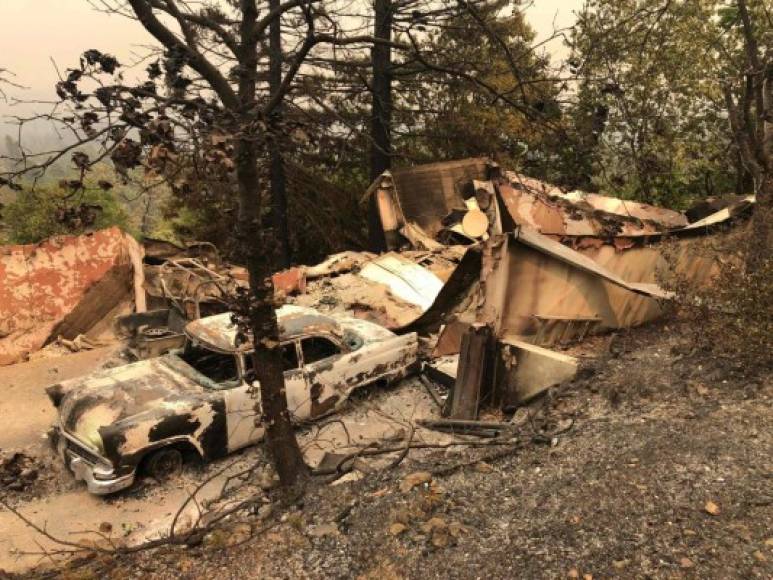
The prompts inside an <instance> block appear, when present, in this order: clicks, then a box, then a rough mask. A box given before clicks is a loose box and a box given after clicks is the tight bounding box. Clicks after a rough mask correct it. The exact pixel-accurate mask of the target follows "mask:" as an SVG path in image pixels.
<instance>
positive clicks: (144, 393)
mask: <svg viewBox="0 0 773 580" xmlns="http://www.w3.org/2000/svg"><path fill="white" fill-rule="evenodd" d="M278 319H279V326H280V335H281V346H280V348H281V352H282V357H283V361H284V368H285V386H286V392H287V399H288V406H289V408H290V411H291V413H292V415H293V418H294V420H295V421H296V422H299V423H300V422H303V421H308V420H313V419H316V418H318V417H321V416H323V415H326V414H328V413H330V412H332V411H334V410H336V409H337V408H338V407H340V406H341V405H342V404H343V403H344V401H346V399H347V398H348V396H349V394H350V393H351V392H352V391H353V390H354V389H356V388H358V387H361V386H364V385H367V384H372V383H384V384H388V383H390V382H393V381H396V380H399V379H400V378H402V377H404V376H405V375H406V374H408V373H409V372H410V371H412V370H413V369H414V368H415V366H416V364H417V349H418V341H417V337H416V334H413V333H412V334H407V335H404V336H397V335H395V334H393V333H392V332H390V331H389V330H386V329H384V328H382V327H380V326H378V325H376V324H373V323H371V322H367V321H365V320H360V319H358V318H353V317H349V316H344V315H323V314H321V313H319V312H317V311H315V310H312V309H308V308H301V307H297V306H284V307H282V308H281V309H280V310H279V311H278ZM185 337H186V339H185V345H184V347H183V348H181V349H179V350H176V351H173V352H171V353H169V354H167V355H165V356H162V357H158V358H155V359H151V360H144V361H140V362H136V363H133V364H128V365H125V366H120V367H116V368H111V369H104V370H101V371H98V372H96V373H94V374H91V375H88V376H85V377H82V378H79V379H73V380H69V381H63V382H61V383H59V384H56V385H53V386H51V387H49V388H48V389H47V393H48V395H49V397H50V398H51V400H52V402H53V403H54V406H55V407H56V408H57V409H58V413H59V420H58V424H57V426H56V427H55V428H54V430H53V432H52V435H53V439H54V444H55V446H56V448H57V450H58V452H59V454H60V455H61V456H62V458H63V460H64V461H65V463H66V464H67V465H68V466H69V468H70V469H71V471H72V472H73V473H74V475H75V477H76V478H77V479H80V480H84V481H85V482H86V484H87V487H88V490H89V491H90V492H92V493H95V494H108V493H113V492H115V491H118V490H120V489H123V488H126V487H128V486H130V485H131V484H132V483H133V481H134V480H135V478H136V477H137V474H138V473H140V472H144V473H146V474H148V475H150V476H152V477H155V478H157V479H164V478H166V477H168V476H169V475H170V474H172V473H175V472H177V471H178V470H179V469H180V468H181V466H182V463H183V460H184V457H185V456H186V454H191V455H196V456H198V457H200V458H201V459H203V460H205V461H208V460H212V459H216V458H219V457H223V456H225V455H227V454H229V453H231V452H233V451H236V450H237V449H240V448H242V447H245V446H247V445H252V444H254V443H256V442H258V441H260V440H261V439H262V438H263V435H264V428H263V427H262V426H261V425H260V421H259V420H258V417H257V415H258V413H257V412H256V410H255V409H256V407H258V408H259V405H260V401H259V389H257V388H256V386H257V384H256V383H255V382H253V380H252V378H253V372H252V357H251V356H249V355H250V350H251V345H250V344H241V345H239V344H238V342H237V328H236V327H235V326H234V325H233V324H232V322H231V316H230V314H228V313H224V314H218V315H215V316H210V317H207V318H201V319H199V320H194V321H193V322H190V323H188V324H187V326H186V327H185Z"/></svg>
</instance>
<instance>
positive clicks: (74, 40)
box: [0, 0, 583, 142]
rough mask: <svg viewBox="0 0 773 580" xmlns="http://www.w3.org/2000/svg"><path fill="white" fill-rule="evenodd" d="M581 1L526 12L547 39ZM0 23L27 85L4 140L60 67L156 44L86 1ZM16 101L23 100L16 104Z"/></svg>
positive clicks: (14, 69)
mask: <svg viewBox="0 0 773 580" xmlns="http://www.w3.org/2000/svg"><path fill="white" fill-rule="evenodd" d="M582 4H583V0H536V1H535V2H534V5H533V6H532V7H530V8H529V9H528V11H527V16H528V19H529V21H530V23H531V25H532V26H533V27H534V29H535V30H536V32H537V35H538V38H545V37H546V36H547V35H549V34H550V32H551V31H552V29H553V22H554V19H555V23H556V25H557V26H558V27H566V26H569V25H571V24H572V22H573V20H574V17H573V11H574V10H578V9H579V8H580V7H581V6H582ZM0 21H1V22H3V23H4V24H6V26H5V27H4V30H3V35H0V55H2V56H1V57H0V59H2V60H0V69H3V68H4V69H7V70H8V71H10V73H12V74H13V76H10V75H7V76H8V78H10V79H11V80H12V81H13V82H14V83H17V84H19V85H22V86H23V87H25V88H24V89H19V88H14V87H5V88H4V92H5V94H6V96H7V100H5V101H4V100H3V99H1V98H0V138H1V137H3V136H4V135H6V134H11V135H15V132H16V129H15V127H14V126H13V124H9V116H29V115H31V114H33V113H36V112H38V113H39V112H45V111H47V110H50V107H51V105H46V104H44V103H42V101H56V100H57V97H56V93H55V92H54V85H55V83H56V82H57V80H58V77H57V72H56V67H58V68H59V70H62V71H63V70H64V69H66V68H68V67H72V66H74V65H75V64H76V63H77V62H78V57H79V56H80V55H81V54H82V53H83V51H85V50H87V49H90V48H96V49H99V50H101V51H103V52H107V53H110V54H113V55H115V56H116V57H117V58H118V60H119V61H120V62H121V63H122V64H124V65H127V64H130V63H132V62H135V61H136V60H137V58H138V56H140V55H141V54H143V53H144V52H145V51H144V50H143V47H148V46H150V45H153V44H154V42H153V39H152V38H151V37H150V35H149V34H148V33H147V32H146V31H145V30H144V29H143V28H142V27H141V26H140V25H139V24H137V23H136V22H134V21H133V20H130V19H128V18H125V17H122V16H119V15H115V14H105V13H103V12H99V11H97V10H95V9H94V8H93V7H92V6H91V5H90V3H89V2H88V1H87V0H3V1H2V2H1V3H0ZM550 51H551V54H553V55H558V56H561V55H562V54H563V52H564V49H563V47H562V46H561V45H560V43H558V42H556V43H553V45H552V46H551V47H550ZM54 63H55V64H56V67H55V64H54ZM13 99H18V100H20V101H24V102H23V103H18V104H14V103H13ZM34 101H39V102H38V103H33V102H34ZM41 133H42V134H41ZM28 135H29V138H30V139H31V141H33V142H34V141H35V139H36V138H43V139H45V140H48V138H50V135H51V130H41V129H37V130H31V131H30V132H29V133H28Z"/></svg>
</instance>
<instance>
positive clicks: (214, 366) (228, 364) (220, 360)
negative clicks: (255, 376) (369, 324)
mask: <svg viewBox="0 0 773 580" xmlns="http://www.w3.org/2000/svg"><path fill="white" fill-rule="evenodd" d="M180 358H182V359H183V360H184V361H185V362H187V363H188V364H189V365H191V366H192V367H193V368H194V369H196V370H197V371H199V372H200V373H201V374H202V375H204V376H205V377H207V378H208V379H211V380H213V381H214V382H216V383H228V382H236V381H237V380H238V378H239V374H238V371H237V370H236V357H235V356H233V355H231V354H221V353H219V352H214V351H211V350H209V349H207V348H204V347H203V346H201V345H198V344H193V343H192V342H189V343H188V344H186V345H185V351H184V352H183V354H182V356H181V357H180Z"/></svg>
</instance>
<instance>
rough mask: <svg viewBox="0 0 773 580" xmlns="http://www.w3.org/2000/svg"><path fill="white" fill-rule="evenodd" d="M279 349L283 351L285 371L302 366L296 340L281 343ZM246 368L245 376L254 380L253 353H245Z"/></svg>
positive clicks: (283, 368)
mask: <svg viewBox="0 0 773 580" xmlns="http://www.w3.org/2000/svg"><path fill="white" fill-rule="evenodd" d="M279 349H280V351H281V353H282V370H283V371H285V372H287V371H292V370H295V369H297V368H298V367H299V366H300V365H299V364H298V351H297V350H295V343H294V342H287V343H285V344H283V345H280V347H279ZM244 370H245V376H246V377H247V380H248V381H254V380H255V373H254V372H253V366H252V353H247V354H245V355H244Z"/></svg>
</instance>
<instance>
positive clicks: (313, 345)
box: [301, 336, 341, 365]
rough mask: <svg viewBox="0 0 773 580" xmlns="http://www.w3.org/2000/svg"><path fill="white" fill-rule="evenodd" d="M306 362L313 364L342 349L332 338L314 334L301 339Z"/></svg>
mask: <svg viewBox="0 0 773 580" xmlns="http://www.w3.org/2000/svg"><path fill="white" fill-rule="evenodd" d="M301 349H302V350H303V362H304V364H307V365H308V364H311V363H315V362H317V361H320V360H322V359H325V358H327V357H329V356H333V355H336V354H338V353H339V352H341V351H340V349H339V348H338V345H336V344H335V343H334V342H333V341H332V340H330V339H327V338H323V337H321V336H312V337H309V338H304V339H302V340H301Z"/></svg>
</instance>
